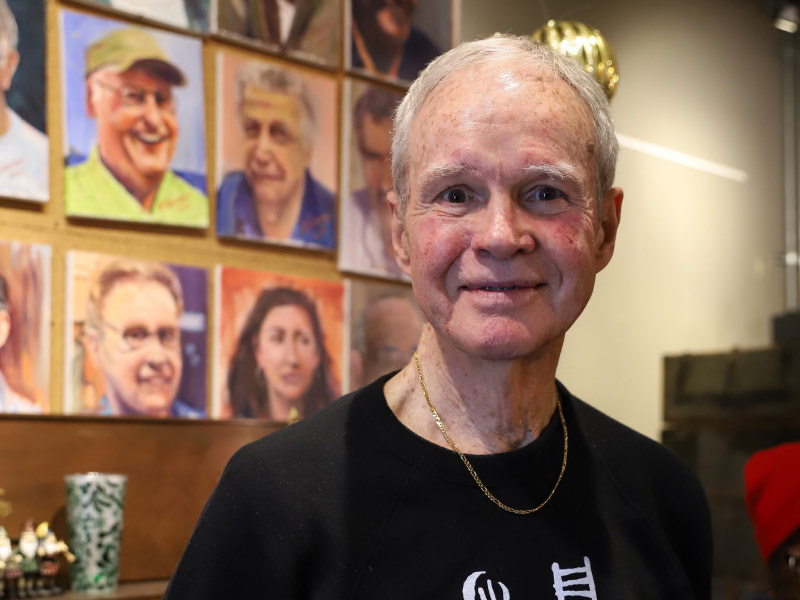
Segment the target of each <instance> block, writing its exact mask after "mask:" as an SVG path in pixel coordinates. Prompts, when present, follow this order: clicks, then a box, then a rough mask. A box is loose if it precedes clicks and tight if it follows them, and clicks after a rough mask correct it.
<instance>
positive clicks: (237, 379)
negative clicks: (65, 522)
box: [0, 0, 458, 422]
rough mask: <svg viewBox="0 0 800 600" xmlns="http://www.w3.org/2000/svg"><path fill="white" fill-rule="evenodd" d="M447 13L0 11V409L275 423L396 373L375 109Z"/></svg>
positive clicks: (406, 7) (412, 6) (381, 130)
mask: <svg viewBox="0 0 800 600" xmlns="http://www.w3.org/2000/svg"><path fill="white" fill-rule="evenodd" d="M457 17H458V0H428V1H427V2H420V3H419V4H418V3H417V2H415V1H413V0H407V1H402V2H400V1H394V2H392V1H388V0H295V1H294V2H287V1H285V0H135V1H133V0H0V86H1V87H2V90H0V97H1V98H2V101H1V102H0V413H5V414H11V413H16V414H20V413H31V414H53V415H59V414H81V415H93V416H108V417H119V416H137V417H142V416H143V417H176V418H212V419H228V418H256V419H266V420H273V421H281V422H282V421H293V420H295V419H298V418H303V417H305V416H308V415H309V414H311V413H313V412H314V411H316V410H318V409H320V408H321V407H322V406H324V405H325V404H327V403H328V402H330V401H331V400H333V399H334V398H335V397H337V396H338V395H339V394H341V393H345V392H347V391H349V390H352V389H355V388H357V387H359V386H361V385H363V384H365V383H367V382H369V381H371V380H372V379H374V378H375V377H377V376H378V375H380V374H383V373H387V372H390V371H392V370H394V369H396V368H399V367H400V366H402V365H403V364H405V363H406V362H407V361H408V359H409V358H410V355H411V353H412V352H413V350H414V346H415V344H416V339H417V337H418V335H419V329H420V328H421V324H422V321H421V316H420V314H419V310H418V308H417V307H416V306H415V304H414V301H413V297H412V295H411V290H410V286H409V284H408V278H407V276H406V275H405V274H404V273H402V271H400V270H399V268H398V267H397V265H396V264H395V262H394V259H393V252H392V248H391V242H390V238H389V235H388V217H389V211H388V207H387V204H386V194H387V192H388V190H389V188H390V186H391V171H390V168H389V165H388V160H387V159H388V154H389V145H390V116H391V113H392V111H393V110H394V108H395V106H396V104H397V102H398V101H399V100H400V99H401V98H402V96H403V93H404V91H405V89H406V88H407V85H408V83H409V80H411V79H413V78H414V76H415V75H416V73H417V72H418V71H419V70H420V69H421V68H422V67H423V66H424V65H425V64H426V63H427V62H428V61H429V60H431V59H432V58H433V57H435V56H436V55H437V54H438V53H440V52H441V51H443V50H445V49H447V48H449V47H450V46H451V45H452V44H453V41H454V39H455V35H456V33H455V31H454V27H453V24H454V23H456V22H457V21H458V18H457Z"/></svg>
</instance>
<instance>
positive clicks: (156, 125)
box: [61, 10, 208, 227]
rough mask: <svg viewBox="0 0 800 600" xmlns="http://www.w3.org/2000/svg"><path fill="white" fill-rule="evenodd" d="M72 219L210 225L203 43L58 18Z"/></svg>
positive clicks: (73, 16)
mask: <svg viewBox="0 0 800 600" xmlns="http://www.w3.org/2000/svg"><path fill="white" fill-rule="evenodd" d="M61 33H62V42H63V55H62V60H63V64H64V71H63V89H64V117H65V123H64V130H65V132H66V135H65V138H64V140H65V141H64V143H65V148H64V155H65V165H66V166H65V172H64V200H65V204H66V213H67V215H68V216H70V217H85V218H96V219H108V220H118V221H129V222H138V223H148V224H162V225H174V226H183V227H206V226H207V225H208V198H207V197H206V192H205V188H206V153H205V119H204V103H203V71H202V46H201V41H200V40H198V39H194V38H190V37H186V36H181V35H179V34H174V33H167V32H165V31H159V30H155V29H150V28H146V27H138V26H132V25H129V24H127V23H123V22H120V21H116V20H113V19H106V18H99V17H95V16H92V15H85V14H79V13H76V12H72V11H69V10H62V12H61Z"/></svg>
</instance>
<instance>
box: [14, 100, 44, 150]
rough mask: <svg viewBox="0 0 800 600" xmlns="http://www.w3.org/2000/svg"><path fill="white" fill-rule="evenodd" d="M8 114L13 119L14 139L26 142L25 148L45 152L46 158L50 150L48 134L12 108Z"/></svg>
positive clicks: (18, 141) (17, 141) (22, 142)
mask: <svg viewBox="0 0 800 600" xmlns="http://www.w3.org/2000/svg"><path fill="white" fill-rule="evenodd" d="M8 115H9V118H10V119H11V128H12V129H11V131H12V134H13V136H14V141H15V142H16V143H21V144H24V146H25V149H29V150H33V151H35V152H38V153H43V154H44V155H45V156H44V157H43V158H45V159H46V158H47V156H46V154H47V151H48V141H47V135H46V134H44V133H42V132H41V131H39V130H38V129H36V127H34V126H33V125H31V124H30V123H28V122H27V121H26V120H25V119H23V118H22V117H20V116H19V115H18V114H17V113H15V112H14V111H13V110H11V109H10V108H9V109H8Z"/></svg>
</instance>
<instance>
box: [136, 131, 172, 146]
mask: <svg viewBox="0 0 800 600" xmlns="http://www.w3.org/2000/svg"><path fill="white" fill-rule="evenodd" d="M133 137H134V138H135V139H137V140H139V141H140V142H142V143H143V144H150V145H156V144H160V143H161V142H165V141H167V140H168V139H169V136H168V135H162V134H157V133H134V134H133Z"/></svg>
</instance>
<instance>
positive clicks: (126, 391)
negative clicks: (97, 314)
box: [95, 279, 183, 416]
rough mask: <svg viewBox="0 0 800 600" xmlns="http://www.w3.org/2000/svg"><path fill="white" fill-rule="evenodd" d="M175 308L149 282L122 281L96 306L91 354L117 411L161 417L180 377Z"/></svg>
mask: <svg viewBox="0 0 800 600" xmlns="http://www.w3.org/2000/svg"><path fill="white" fill-rule="evenodd" d="M178 317H179V314H178V306H177V304H176V302H175V299H174V298H173V297H172V294H171V293H170V292H169V290H168V289H167V288H166V287H164V286H163V285H162V284H160V283H158V282H155V281H142V280H135V279H134V280H123V281H121V282H120V283H117V284H116V285H114V287H112V288H111V291H110V292H109V293H108V294H107V295H106V297H105V300H104V302H103V305H102V319H103V323H102V324H100V326H99V327H100V329H101V330H102V331H101V332H100V333H98V334H96V335H97V338H96V339H95V345H96V349H95V354H96V358H97V361H98V363H99V365H100V368H101V369H102V370H103V374H104V376H105V383H106V396H108V399H109V401H110V402H111V405H112V407H115V408H116V409H117V410H119V411H120V412H122V413H123V414H139V415H149V416H166V415H168V414H169V409H170V406H171V404H172V401H173V399H174V398H175V394H177V392H178V385H179V384H180V380H181V370H182V368H183V362H182V359H181V344H180V330H179V326H178Z"/></svg>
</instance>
